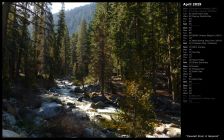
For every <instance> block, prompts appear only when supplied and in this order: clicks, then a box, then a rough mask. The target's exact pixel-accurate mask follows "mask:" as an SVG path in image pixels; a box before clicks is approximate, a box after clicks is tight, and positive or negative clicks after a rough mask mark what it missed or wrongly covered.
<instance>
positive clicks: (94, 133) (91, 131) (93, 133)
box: [83, 128, 106, 138]
mask: <svg viewBox="0 0 224 140" xmlns="http://www.w3.org/2000/svg"><path fill="white" fill-rule="evenodd" d="M83 137H86V138H94V137H95V138H96V137H97V138H106V135H105V134H104V133H103V132H101V131H99V130H97V129H96V128H85V129H84V130H83Z"/></svg>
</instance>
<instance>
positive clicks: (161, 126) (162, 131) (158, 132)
mask: <svg viewBox="0 0 224 140" xmlns="http://www.w3.org/2000/svg"><path fill="white" fill-rule="evenodd" d="M165 128H166V127H165V125H160V126H159V127H156V128H155V133H157V134H162V133H164V131H165Z"/></svg>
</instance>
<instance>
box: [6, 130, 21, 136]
mask: <svg viewBox="0 0 224 140" xmlns="http://www.w3.org/2000/svg"><path fill="white" fill-rule="evenodd" d="M2 137H5V138H18V137H20V135H19V134H17V133H16V132H14V131H11V130H4V129H3V130H2Z"/></svg>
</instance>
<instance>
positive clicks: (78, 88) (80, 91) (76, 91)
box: [74, 87, 84, 93]
mask: <svg viewBox="0 0 224 140" xmlns="http://www.w3.org/2000/svg"><path fill="white" fill-rule="evenodd" d="M74 92H75V93H83V92H84V90H83V89H81V88H80V87H75V89H74Z"/></svg>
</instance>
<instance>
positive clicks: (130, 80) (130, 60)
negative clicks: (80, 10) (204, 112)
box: [2, 2, 181, 138]
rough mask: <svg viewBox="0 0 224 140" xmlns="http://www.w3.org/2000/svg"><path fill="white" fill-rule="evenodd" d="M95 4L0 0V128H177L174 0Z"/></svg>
mask: <svg viewBox="0 0 224 140" xmlns="http://www.w3.org/2000/svg"><path fill="white" fill-rule="evenodd" d="M95 6H96V7H95V9H94V12H93V17H92V18H91V20H90V22H87V21H86V20H85V19H84V18H80V21H79V22H80V23H81V24H80V25H79V27H78V28H77V31H76V32H74V33H71V31H70V30H69V28H68V25H67V24H66V21H65V18H66V17H65V7H64V3H62V7H61V10H60V12H59V13H58V16H57V23H56V24H55V21H54V20H55V19H54V18H53V14H52V13H51V3H50V2H3V3H2V98H3V99H2V101H3V106H2V110H3V112H2V117H3V119H2V134H3V137H30V138H36V137H70V138H77V137H95V138H98V137H100V138H110V137H112V138H126V137H127V138H136V137H147V138H157V137H159V138H160V137H167V138H169V137H180V135H181V124H180V119H181V118H180V97H181V93H180V89H181V87H180V86H181V85H180V82H181V81H180V80H181V69H180V68H181V67H180V64H181V43H180V42H181V38H180V35H181V34H180V27H181V26H180V14H181V11H180V3H168V2H167V3H157V2H132V3H131V2H130V3H129V2H100V3H96V5H95ZM83 15H85V14H83ZM69 18H70V19H73V18H74V17H73V15H70V17H69Z"/></svg>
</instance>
